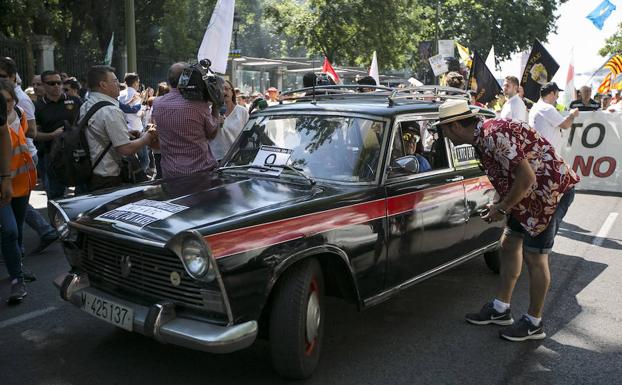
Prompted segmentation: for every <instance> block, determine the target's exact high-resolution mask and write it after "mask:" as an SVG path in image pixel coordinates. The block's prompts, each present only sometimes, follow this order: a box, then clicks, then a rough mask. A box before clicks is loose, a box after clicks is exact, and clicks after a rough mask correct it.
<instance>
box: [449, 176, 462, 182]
mask: <svg viewBox="0 0 622 385" xmlns="http://www.w3.org/2000/svg"><path fill="white" fill-rule="evenodd" d="M461 180H464V176H462V175H458V176H455V177H453V178H449V179H445V182H459V181H461Z"/></svg>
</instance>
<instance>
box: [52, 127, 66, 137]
mask: <svg viewBox="0 0 622 385" xmlns="http://www.w3.org/2000/svg"><path fill="white" fill-rule="evenodd" d="M64 131H65V127H58V128H57V129H56V130H54V132H52V137H53V138H56V137H58V136H60V135H61V134H62V133H63V132H64Z"/></svg>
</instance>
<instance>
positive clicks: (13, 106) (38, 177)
mask: <svg viewBox="0 0 622 385" xmlns="http://www.w3.org/2000/svg"><path fill="white" fill-rule="evenodd" d="M187 66H188V64H187V63H175V64H173V65H172V66H171V67H170V69H169V72H168V79H167V81H166V82H162V83H160V84H158V85H157V89H154V88H151V87H143V86H142V85H141V82H140V77H139V75H138V74H136V73H128V74H126V75H125V76H124V79H123V82H122V83H121V82H119V80H118V79H117V76H116V74H115V69H114V68H112V67H109V66H104V65H98V66H93V67H92V68H91V69H90V70H89V71H88V74H87V76H86V79H85V83H86V84H82V83H81V82H79V81H78V80H77V79H76V78H75V77H71V76H68V75H67V74H65V73H61V72H58V71H53V70H51V71H44V72H42V73H41V74H38V75H36V76H34V77H33V79H32V87H29V88H27V89H26V90H22V87H21V85H20V83H21V79H20V78H19V75H18V70H19V69H18V68H17V66H16V64H15V62H14V61H13V60H12V59H10V58H7V57H3V58H0V118H1V119H0V125H1V126H2V127H4V128H5V129H2V130H0V131H1V132H2V135H1V136H0V146H2V155H3V162H2V164H1V165H0V168H1V170H0V173H1V174H0V180H1V181H2V189H1V190H0V194H1V195H0V199H1V200H2V202H1V204H0V233H1V234H0V235H1V248H2V249H1V251H2V259H3V261H4V263H5V265H6V267H7V270H8V272H9V276H10V279H11V293H10V295H9V297H8V301H9V302H10V303H20V302H21V301H22V300H23V298H24V297H25V296H26V295H27V291H26V285H25V283H26V282H29V281H32V280H35V279H36V277H35V276H34V274H32V273H31V272H30V271H29V270H27V269H26V268H25V267H24V265H23V257H24V255H25V249H24V246H23V242H22V238H23V224H24V223H26V224H27V225H28V226H30V227H32V229H33V230H35V232H36V233H37V234H38V235H39V244H38V246H37V247H36V248H35V249H34V250H33V251H32V252H31V253H32V254H35V253H40V252H42V251H43V250H44V249H45V248H47V247H48V246H49V245H50V244H51V243H53V242H54V241H55V240H57V239H58V235H57V233H56V230H55V229H54V228H53V227H52V226H51V225H50V223H49V222H48V220H46V219H45V218H43V217H42V216H41V214H40V213H39V212H38V211H37V210H35V209H34V208H33V207H32V206H30V204H29V198H30V194H31V191H32V190H33V189H35V188H36V186H37V185H39V186H41V187H42V188H43V189H44V190H45V193H46V195H47V198H48V199H58V198H61V197H63V196H65V195H67V194H68V193H74V194H81V193H88V192H91V191H95V190H99V189H102V188H112V187H117V186H120V185H122V184H123V183H134V182H140V181H145V180H149V179H156V178H162V177H166V178H172V177H177V176H182V175H188V174H192V173H195V172H201V171H210V170H213V169H214V168H216V167H217V165H218V162H219V161H220V160H221V159H222V158H223V157H224V156H225V154H226V153H227V151H228V150H229V148H230V147H231V145H232V144H233V142H234V140H235V139H236V137H237V135H238V134H239V133H240V131H241V130H242V128H243V127H244V125H245V124H246V122H247V121H248V117H249V108H251V105H252V101H253V100H252V99H250V98H248V97H246V96H245V95H243V94H242V93H241V92H239V90H237V89H235V88H234V87H233V85H232V84H231V83H230V82H228V81H227V82H225V84H224V87H223V90H222V92H223V94H224V105H223V106H215V107H213V106H212V105H211V103H210V102H207V101H195V100H188V99H185V98H183V97H182V95H181V94H180V92H179V90H178V89H177V85H178V81H179V77H180V74H181V72H182V71H183V70H184V68H186V67H187ZM276 91H277V90H276V89H268V92H267V94H268V98H269V100H268V101H269V102H270V103H273V102H275V101H276V100H277V98H278V92H276ZM256 97H257V96H256ZM5 105H6V106H5ZM255 105H256V104H255ZM87 115H88V116H87ZM86 118H88V119H86ZM82 120H85V122H82ZM79 123H83V125H84V127H85V130H84V135H85V138H86V142H87V145H88V153H89V154H88V156H89V158H90V159H89V160H90V165H91V166H92V168H91V170H90V171H91V172H90V173H89V177H88V178H87V179H85V180H78V181H75V183H73V185H69V184H68V183H67V181H66V180H65V179H64V178H63V177H62V175H59V174H58V173H57V172H55V168H54V165H53V164H52V163H53V162H52V158H53V157H54V151H55V150H54V146H55V143H56V142H58V141H59V137H61V136H62V135H64V133H65V132H67V130H70V129H72V127H75V126H79Z"/></svg>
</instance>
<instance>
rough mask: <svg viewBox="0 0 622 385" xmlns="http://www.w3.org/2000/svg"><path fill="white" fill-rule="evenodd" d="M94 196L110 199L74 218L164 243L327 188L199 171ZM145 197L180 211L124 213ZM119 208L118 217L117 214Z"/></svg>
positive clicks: (289, 203) (285, 205)
mask: <svg viewBox="0 0 622 385" xmlns="http://www.w3.org/2000/svg"><path fill="white" fill-rule="evenodd" d="M331 190H332V189H331ZM333 191H334V190H333ZM124 192H126V193H125V194H124ZM333 193H334V192H333ZM328 195H332V193H328ZM98 196H99V198H100V202H101V201H102V200H104V201H105V200H106V197H107V196H108V198H109V200H108V201H105V202H104V203H99V205H98V206H97V207H95V208H93V206H91V209H90V210H88V211H86V212H82V213H81V215H80V217H79V219H77V220H76V222H78V223H80V224H82V225H86V226H89V227H94V228H98V229H100V230H105V231H109V232H115V233H123V234H125V235H133V236H140V237H144V238H148V239H153V240H159V241H164V242H166V241H168V240H169V239H170V238H171V237H172V236H174V235H175V234H177V233H179V232H181V231H184V230H188V229H205V228H208V227H213V228H215V230H219V231H220V230H223V229H226V228H235V227H238V226H239V224H238V223H242V222H245V220H246V218H248V217H249V216H252V215H253V214H266V215H270V214H271V213H273V214H276V213H275V212H276V211H283V209H285V208H290V207H292V206H295V205H296V204H298V203H304V202H307V201H309V200H311V199H315V198H317V197H318V196H327V188H323V187H318V186H309V185H305V184H303V183H300V184H299V183H291V182H286V181H283V180H280V179H274V180H272V179H266V178H254V177H250V178H249V177H234V176H222V177H218V176H208V175H207V174H199V175H196V176H192V177H184V178H175V179H169V180H165V181H162V182H161V183H152V184H148V185H145V186H142V188H137V187H136V186H135V187H132V188H128V189H127V190H126V191H124V190H117V191H114V192H111V193H110V194H108V195H107V194H100V195H98ZM91 197H92V196H91ZM76 199H79V198H76ZM86 199H89V197H88V196H87V197H86ZM145 200H146V204H147V206H154V207H158V206H159V205H160V203H164V204H167V203H168V204H172V205H174V206H175V209H176V210H180V211H178V212H171V213H170V214H165V217H163V218H161V219H157V220H153V221H151V222H150V223H146V224H143V223H141V222H139V221H135V219H136V218H132V216H133V214H132V213H130V214H129V218H128V217H127V215H125V217H123V212H126V211H125V209H127V208H128V207H131V210H134V214H137V216H139V217H141V215H142V213H141V212H140V210H136V206H135V205H131V204H136V203H139V204H140V203H141V201H142V203H145ZM67 204H70V202H67ZM128 205H131V206H128ZM61 206H64V204H61ZM119 213H121V214H122V215H121V217H119V216H118V215H116V214H119ZM151 218H154V216H151ZM208 232H210V231H208Z"/></svg>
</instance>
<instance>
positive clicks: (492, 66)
mask: <svg viewBox="0 0 622 385" xmlns="http://www.w3.org/2000/svg"><path fill="white" fill-rule="evenodd" d="M486 67H488V69H489V70H490V72H492V74H493V75H494V77H495V79H497V78H498V77H499V75H498V74H497V63H496V60H495V46H494V45H493V46H492V47H490V52H488V57H487V58H486Z"/></svg>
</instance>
